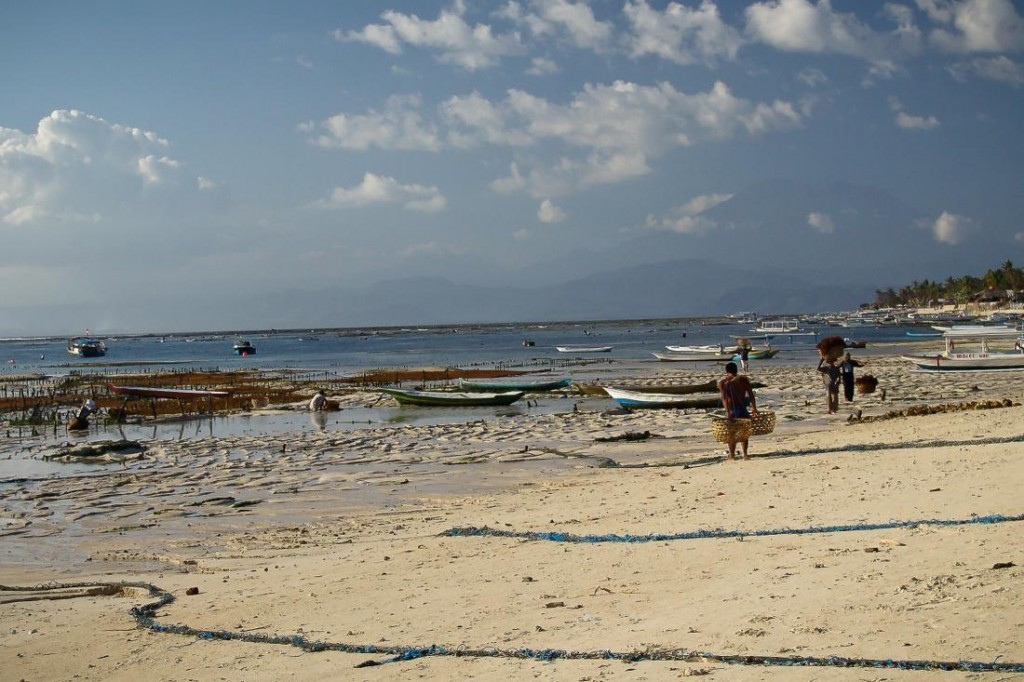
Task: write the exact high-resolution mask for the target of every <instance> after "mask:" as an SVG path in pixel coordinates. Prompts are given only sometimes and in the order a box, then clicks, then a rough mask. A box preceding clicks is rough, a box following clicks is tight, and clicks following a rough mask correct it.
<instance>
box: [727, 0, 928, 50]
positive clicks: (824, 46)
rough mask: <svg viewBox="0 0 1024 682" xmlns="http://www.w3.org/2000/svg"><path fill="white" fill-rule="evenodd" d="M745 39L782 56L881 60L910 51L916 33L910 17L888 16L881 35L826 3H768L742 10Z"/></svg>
mask: <svg viewBox="0 0 1024 682" xmlns="http://www.w3.org/2000/svg"><path fill="white" fill-rule="evenodd" d="M744 14H745V17H746V22H747V23H746V32H747V35H748V36H749V37H750V38H751V39H752V40H756V41H760V42H763V43H765V44H767V45H770V46H772V47H774V48H776V49H778V50H782V51H784V52H809V53H814V54H828V53H833V54H843V55H847V56H851V57H857V58H859V59H864V60H867V61H871V62H874V61H884V60H886V59H889V58H891V56H892V55H893V54H894V53H897V52H904V51H914V50H916V49H917V47H918V41H919V33H918V31H917V29H916V28H915V27H914V26H913V24H912V16H911V15H910V13H909V12H899V11H897V12H889V13H888V14H887V16H886V18H888V19H890V20H892V21H894V22H895V23H896V27H895V28H894V30H893V31H892V32H889V33H879V32H876V31H875V30H874V29H872V28H871V27H870V26H868V25H867V24H865V23H863V22H861V21H860V20H859V19H858V18H857V17H856V16H855V15H854V14H852V13H842V12H836V11H835V10H834V9H833V8H832V4H831V2H829V1H828V0H820V1H819V2H818V3H817V4H815V3H813V2H810V0H767V1H761V2H755V3H754V4H752V5H751V6H749V7H747V8H746V10H745V11H744Z"/></svg>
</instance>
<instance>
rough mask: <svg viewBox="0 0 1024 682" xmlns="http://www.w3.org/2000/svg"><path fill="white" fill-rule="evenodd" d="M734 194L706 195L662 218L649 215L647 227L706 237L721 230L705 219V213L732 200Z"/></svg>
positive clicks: (692, 200) (714, 222) (715, 224)
mask: <svg viewBox="0 0 1024 682" xmlns="http://www.w3.org/2000/svg"><path fill="white" fill-rule="evenodd" d="M732 197H733V195H732V194H705V195H702V196H697V197H694V198H693V199H690V200H689V201H688V202H686V203H685V204H683V205H682V206H677V207H675V208H673V209H672V210H671V211H669V213H668V214H667V215H664V216H662V217H660V218H658V217H655V216H652V215H649V216H647V220H646V222H645V227H646V228H647V229H651V230H663V231H669V232H678V233H679V234H698V235H704V234H708V233H709V232H713V231H714V230H717V229H719V227H720V225H719V224H718V222H717V221H714V220H711V219H709V218H706V217H704V216H703V215H701V214H703V213H704V212H705V211H708V210H709V209H712V208H714V207H715V206H718V205H719V204H721V203H724V202H726V201H728V200H729V199H732Z"/></svg>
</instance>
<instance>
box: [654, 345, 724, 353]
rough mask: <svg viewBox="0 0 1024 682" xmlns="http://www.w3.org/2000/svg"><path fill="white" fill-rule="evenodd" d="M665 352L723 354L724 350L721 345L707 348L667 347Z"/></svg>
mask: <svg viewBox="0 0 1024 682" xmlns="http://www.w3.org/2000/svg"><path fill="white" fill-rule="evenodd" d="M665 350H667V351H670V352H672V353H722V352H724V349H723V348H722V346H721V344H718V345H710V344H709V345H707V346H665Z"/></svg>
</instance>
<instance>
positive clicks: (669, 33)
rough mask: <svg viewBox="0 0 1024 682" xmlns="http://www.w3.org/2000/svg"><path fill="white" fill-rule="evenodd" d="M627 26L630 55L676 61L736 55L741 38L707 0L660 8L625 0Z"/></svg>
mask: <svg viewBox="0 0 1024 682" xmlns="http://www.w3.org/2000/svg"><path fill="white" fill-rule="evenodd" d="M623 12H624V13H625V15H626V19H627V20H628V22H629V26H630V35H629V38H628V42H629V52H630V55H631V56H632V57H643V56H645V55H654V56H656V57H661V58H662V59H666V60H668V61H671V62H675V63H676V64H684V65H685V64H693V63H696V62H704V63H713V62H715V61H716V60H718V59H727V60H732V59H735V58H736V55H737V53H738V52H739V49H740V47H741V46H742V45H743V37H742V36H741V34H740V32H739V31H738V30H736V29H735V28H733V27H731V26H729V25H728V24H726V23H725V22H724V21H723V20H722V17H721V15H720V14H719V12H718V7H717V6H716V5H715V3H713V2H711V1H710V0H703V2H701V3H700V6H698V7H696V8H692V9H691V8H690V7H687V6H686V5H683V4H680V3H678V2H670V3H668V5H667V6H666V7H665V9H664V10H662V11H659V10H657V9H654V8H652V7H651V6H650V5H649V4H647V1H646V0H636V1H635V2H633V1H631V2H627V3H626V5H625V7H624V8H623Z"/></svg>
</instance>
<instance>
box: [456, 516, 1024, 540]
mask: <svg viewBox="0 0 1024 682" xmlns="http://www.w3.org/2000/svg"><path fill="white" fill-rule="evenodd" d="M1015 521H1024V514H1017V515H1014V516H1004V515H1003V514H989V515H987V516H972V517H970V518H966V519H917V520H914V521H885V522H882V523H851V524H840V525H832V526H809V527H807V528H762V529H758V530H738V529H737V530H725V529H721V528H715V529H701V530H694V531H687V532H683V533H649V534H646V535H631V534H624V535H620V534H616V533H609V534H606V535H577V534H574V533H560V532H558V531H532V530H503V529H500V528H491V527H489V526H465V527H455V528H449V529H448V530H446V531H443V532H442V533H440V537H453V538H454V537H497V538H517V539H521V540H548V541H550V542H570V543H588V542H595V543H596V542H630V543H639V542H665V541H669V540H707V539H722V538H752V537H771V536H774V535H817V534H823V533H845V532H850V531H865V530H892V529H895V528H917V527H920V526H968V525H975V524H997V523H1012V522H1015Z"/></svg>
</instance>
